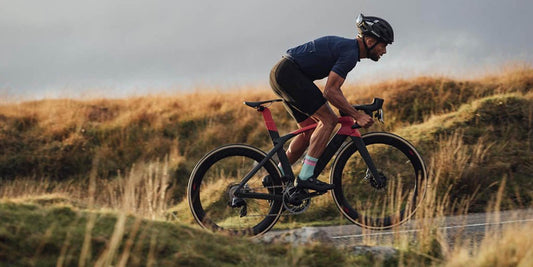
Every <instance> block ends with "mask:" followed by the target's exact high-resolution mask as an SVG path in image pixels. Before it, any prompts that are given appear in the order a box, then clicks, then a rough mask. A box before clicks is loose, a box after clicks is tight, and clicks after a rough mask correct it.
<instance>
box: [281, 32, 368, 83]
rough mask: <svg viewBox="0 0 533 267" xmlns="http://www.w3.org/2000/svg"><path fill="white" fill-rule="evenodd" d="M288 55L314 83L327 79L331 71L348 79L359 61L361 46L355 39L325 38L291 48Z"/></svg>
mask: <svg viewBox="0 0 533 267" xmlns="http://www.w3.org/2000/svg"><path fill="white" fill-rule="evenodd" d="M287 54H288V55H289V57H290V58H291V59H292V60H293V61H294V62H296V64H298V66H299V67H300V69H301V70H302V72H303V73H304V74H305V75H306V76H307V77H309V78H310V79H312V80H313V81H314V80H319V79H322V78H325V77H327V76H328V75H329V72H330V71H333V72H335V73H337V74H338V75H339V76H341V77H342V78H344V79H346V76H347V75H348V72H350V71H351V70H352V69H353V68H354V67H355V64H357V62H358V61H359V45H358V44H357V40H355V39H347V38H343V37H338V36H325V37H321V38H318V39H316V40H314V41H311V42H308V43H305V44H303V45H300V46H297V47H294V48H291V49H289V50H287Z"/></svg>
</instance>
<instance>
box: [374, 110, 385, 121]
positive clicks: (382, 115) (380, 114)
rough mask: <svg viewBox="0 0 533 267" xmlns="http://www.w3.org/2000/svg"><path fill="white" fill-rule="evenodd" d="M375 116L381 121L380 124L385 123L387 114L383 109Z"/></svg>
mask: <svg viewBox="0 0 533 267" xmlns="http://www.w3.org/2000/svg"><path fill="white" fill-rule="evenodd" d="M374 116H375V117H376V118H377V119H378V120H379V122H381V123H385V113H384V111H383V109H382V108H380V109H378V111H377V112H376V114H374Z"/></svg>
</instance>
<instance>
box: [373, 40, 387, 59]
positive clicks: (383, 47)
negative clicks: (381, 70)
mask: <svg viewBox="0 0 533 267" xmlns="http://www.w3.org/2000/svg"><path fill="white" fill-rule="evenodd" d="M386 53H387V44H386V43H383V42H379V43H378V44H377V45H376V46H375V47H374V48H373V49H372V50H370V55H369V58H370V59H372V60H374V61H378V60H379V59H380V58H381V56H383V55H384V54H386Z"/></svg>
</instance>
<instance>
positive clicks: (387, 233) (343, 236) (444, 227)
mask: <svg viewBox="0 0 533 267" xmlns="http://www.w3.org/2000/svg"><path fill="white" fill-rule="evenodd" d="M523 222H533V219H524V220H513V221H502V222H494V223H475V224H466V225H455V226H443V227H439V229H454V228H467V227H479V226H490V225H497V224H509V223H523ZM420 231H421V230H420V229H411V230H401V231H388V232H379V233H370V234H358V235H342V236H333V237H331V238H350V237H363V236H378V235H389V234H395V233H414V232H420Z"/></svg>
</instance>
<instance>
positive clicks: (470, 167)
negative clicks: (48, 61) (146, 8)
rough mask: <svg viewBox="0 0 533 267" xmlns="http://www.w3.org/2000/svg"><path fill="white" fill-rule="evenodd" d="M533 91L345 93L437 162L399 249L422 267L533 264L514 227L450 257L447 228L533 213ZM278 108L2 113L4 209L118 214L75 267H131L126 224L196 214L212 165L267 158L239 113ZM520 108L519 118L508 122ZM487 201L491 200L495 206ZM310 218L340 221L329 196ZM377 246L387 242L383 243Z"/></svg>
mask: <svg viewBox="0 0 533 267" xmlns="http://www.w3.org/2000/svg"><path fill="white" fill-rule="evenodd" d="M532 87H533V69H531V68H518V69H512V70H507V71H505V72H502V73H500V74H497V75H488V76H487V77H482V78H477V79H474V80H452V79H449V78H445V77H420V78H415V79H410V80H402V79H398V80H391V81H386V82H381V83H378V84H366V85H359V86H350V85H346V86H345V88H344V91H345V95H346V96H347V97H348V99H349V100H350V101H353V102H354V103H355V102H357V103H363V102H369V101H371V99H372V97H381V98H384V99H385V100H386V102H385V103H386V106H385V109H386V115H388V117H387V118H386V119H387V125H386V126H385V127H384V128H383V129H385V130H390V131H394V132H398V133H400V134H401V135H402V136H404V137H406V138H407V139H409V140H410V141H413V142H414V143H415V144H416V146H417V147H419V148H420V149H421V150H422V152H423V154H424V156H425V158H426V159H427V163H428V165H429V172H430V180H429V183H430V187H429V190H428V192H427V194H426V198H425V201H424V202H423V203H422V206H421V207H420V208H419V209H418V211H417V214H416V219H417V222H418V224H419V225H418V226H417V227H418V228H420V229H422V230H421V232H420V234H419V235H417V239H416V241H415V243H414V244H413V243H412V242H411V241H410V240H408V239H406V238H400V237H399V238H398V241H397V243H396V246H398V247H400V248H402V249H405V250H409V251H414V252H415V254H417V255H422V258H423V259H424V260H422V261H416V262H415V263H419V264H422V265H424V264H427V263H428V262H427V261H426V260H427V259H429V263H430V264H437V265H449V266H465V265H474V266H500V265H501V266H516V265H522V266H528V265H531V264H532V261H533V259H532V257H533V252H532V250H531V249H530V248H531V242H532V241H531V238H528V237H529V236H531V235H532V234H533V233H531V231H530V230H529V229H530V227H531V225H526V226H516V227H510V228H509V229H508V230H506V231H504V232H503V234H492V233H490V234H489V235H488V237H487V238H486V239H485V240H484V241H483V243H482V244H481V245H480V246H479V247H477V248H475V249H474V250H472V248H470V247H466V246H455V247H453V248H451V247H450V246H449V244H447V243H446V241H445V240H444V239H443V235H444V233H443V232H442V231H440V230H438V225H439V224H440V223H441V222H442V220H443V216H444V215H446V214H451V213H453V214H464V213H466V212H467V211H468V210H469V209H470V208H471V206H472V203H474V202H475V201H476V198H477V197H478V196H479V195H483V194H484V197H483V198H482V200H483V201H482V202H476V203H477V204H476V205H478V206H477V207H478V210H483V209H487V207H488V209H491V210H496V211H497V210H499V209H500V208H501V207H504V206H505V207H506V208H509V207H513V206H518V207H530V205H531V204H530V203H531V199H532V198H533V194H531V191H529V193H528V192H524V190H523V189H525V190H528V188H533V187H531V185H530V182H529V183H528V182H527V180H525V179H524V180H520V179H523V178H524V177H522V176H520V175H522V174H521V173H520V171H521V170H522V171H524V170H528V169H527V168H531V159H530V156H531V146H532V139H533V135H532V132H533V131H532V130H531V129H532V125H533V104H531V103H533V92H532V90H531V88H532ZM273 98H277V97H276V96H275V95H274V94H273V93H272V92H271V91H270V89H268V88H266V87H265V88H252V89H244V90H240V91H233V92H217V91H209V92H194V93H187V94H176V95H156V96H146V97H132V98H126V99H82V100H73V99H59V100H42V101H31V102H22V103H12V104H9V103H8V104H2V105H0V147H2V148H3V149H4V151H3V155H2V156H1V157H0V158H1V159H2V160H1V163H2V164H3V165H2V166H0V170H1V171H2V173H1V174H0V177H2V180H0V182H1V183H2V185H1V187H0V198H2V199H4V200H6V199H9V200H10V201H20V202H35V203H40V204H48V203H52V204H53V203H56V204H57V203H60V204H68V205H72V206H74V207H78V208H79V209H92V210H98V211H101V210H103V211H109V212H112V213H117V214H118V215H117V217H118V219H117V221H116V224H115V229H114V231H113V234H112V235H111V236H110V239H109V242H108V243H107V246H106V248H105V250H104V252H103V253H101V254H100V255H99V256H98V258H97V259H90V251H91V247H90V242H89V241H90V240H91V239H92V237H93V236H92V232H93V229H94V223H95V220H96V217H89V219H88V220H87V223H86V225H85V229H86V230H85V234H86V236H85V241H86V242H84V245H83V247H82V249H81V251H82V253H81V254H80V258H79V261H78V265H80V266H85V265H87V264H88V263H89V262H92V263H95V264H96V265H101V266H106V265H109V264H111V263H117V265H119V266H125V265H126V264H127V263H128V259H129V258H130V255H131V254H132V253H135V251H136V250H135V248H136V245H135V240H134V239H133V238H134V237H135V236H136V234H137V232H135V231H138V229H139V228H138V227H139V225H137V228H135V227H133V228H131V229H134V230H133V232H134V233H133V234H131V233H130V234H131V235H129V236H128V238H127V240H126V241H125V245H121V242H122V241H124V238H125V236H126V235H125V232H126V231H128V230H126V227H125V221H126V215H128V214H135V215H137V216H138V218H146V219H152V220H162V219H166V218H167V216H168V214H169V213H168V210H169V208H170V207H171V206H173V205H175V204H177V206H176V207H175V208H174V210H176V211H178V212H180V213H186V212H187V209H188V205H187V204H186V202H184V201H182V200H183V199H184V198H183V197H184V191H185V189H184V188H185V184H186V181H187V179H188V172H189V171H190V170H191V169H192V166H194V163H195V162H196V161H197V160H198V159H199V158H200V157H201V155H203V154H205V153H206V152H207V151H209V150H211V149H212V148H214V147H216V146H219V145H222V144H225V143H232V142H245V143H251V144H253V145H256V146H259V147H265V148H266V147H268V146H269V140H268V137H267V135H266V131H265V130H264V126H263V122H262V120H261V117H260V114H258V113H257V112H255V111H253V110H252V109H249V108H247V107H246V106H244V105H242V104H241V103H242V101H256V100H265V99H273ZM518 104H521V105H520V110H511V108H512V107H514V106H517V105H518ZM495 107H496V108H495ZM510 107H511V108H510ZM491 108H492V109H494V110H496V112H495V111H494V110H491ZM272 110H273V113H274V118H275V120H276V121H277V122H279V128H280V129H281V131H282V133H283V132H285V131H288V130H291V129H294V127H295V125H294V122H293V121H292V120H291V118H290V117H289V116H288V115H287V114H286V112H285V111H284V109H283V107H282V105H274V106H272ZM501 111H505V112H501ZM499 113H505V114H503V115H505V116H499V115H500V114H499ZM483 116H485V117H483ZM480 118H487V121H489V122H490V121H491V120H497V122H498V123H496V124H495V123H492V124H491V123H489V122H485V121H483V120H481V119H480ZM500 126H501V127H500ZM484 131H489V132H490V134H483V132H484ZM494 136H497V137H498V138H499V139H494V138H493V137H494ZM95 159H97V160H95ZM505 159H512V161H513V162H511V163H509V162H505ZM10 164H11V165H10ZM528 164H529V165H528ZM65 166H68V168H65ZM296 168H297V167H296ZM12 170H20V171H27V170H29V171H27V172H24V173H22V172H21V173H19V172H17V171H12ZM516 170H518V171H516ZM502 173H503V174H505V175H502ZM491 175H492V176H491ZM486 177H489V178H491V179H492V180H490V179H486ZM504 177H506V178H507V181H506V180H504V179H503V178H504ZM486 181H490V182H487V183H485V182H486ZM504 181H506V182H504ZM484 183H485V184H484ZM506 183H507V185H506ZM505 185H506V186H505ZM517 186H523V188H517ZM465 188H466V189H465ZM528 194H529V195H528ZM508 198H509V199H512V203H509V202H508ZM489 200H490V201H492V202H490V203H487V202H489ZM480 205H483V206H480ZM391 206H394V203H392V204H391ZM308 214H309V216H308V217H303V218H305V219H304V220H303V222H304V223H306V222H310V221H314V220H320V219H322V218H326V219H328V220H330V221H335V223H338V222H340V221H341V220H340V219H339V216H338V212H337V211H336V209H335V207H334V206H333V205H332V201H331V200H330V199H327V198H326V197H321V198H319V199H317V201H314V202H313V207H312V208H311V209H310V210H309V211H308ZM325 214H326V215H327V216H324V215H325ZM177 218H179V219H180V220H182V221H187V222H188V221H189V220H190V215H188V216H183V214H177ZM139 223H140V219H139ZM290 223H291V222H289V223H288V224H287V225H290ZM295 225H300V224H298V223H297V224H295ZM528 227H529V228H528ZM128 229H130V228H128ZM135 229H137V230H135ZM53 231H54V228H49V229H48V231H47V232H45V234H44V239H43V240H42V243H43V245H42V246H38V250H37V254H36V255H38V254H39V253H40V252H39V251H41V250H42V249H43V247H44V244H45V243H46V242H47V240H48V239H49V238H51V237H50V236H49V235H50V234H51V233H52V232H53ZM152 238H154V237H152ZM63 242H64V243H63V247H64V248H65V250H64V252H62V254H61V255H62V257H59V259H58V261H57V265H58V266H61V265H62V263H63V262H65V261H66V259H65V255H66V253H67V248H68V247H69V246H70V242H71V241H70V240H69V238H66V239H65V240H64V241H63ZM152 242H153V245H152V246H151V248H150V250H149V251H148V254H147V255H148V256H147V258H149V262H155V260H156V252H155V247H156V243H157V240H155V239H154V240H153V241H152ZM366 242H368V243H374V244H377V243H379V240H366ZM92 260H95V261H92ZM409 261H410V260H409V259H406V261H405V262H406V263H408V262H409ZM400 263H402V260H401V259H400ZM406 265H408V264H406Z"/></svg>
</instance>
